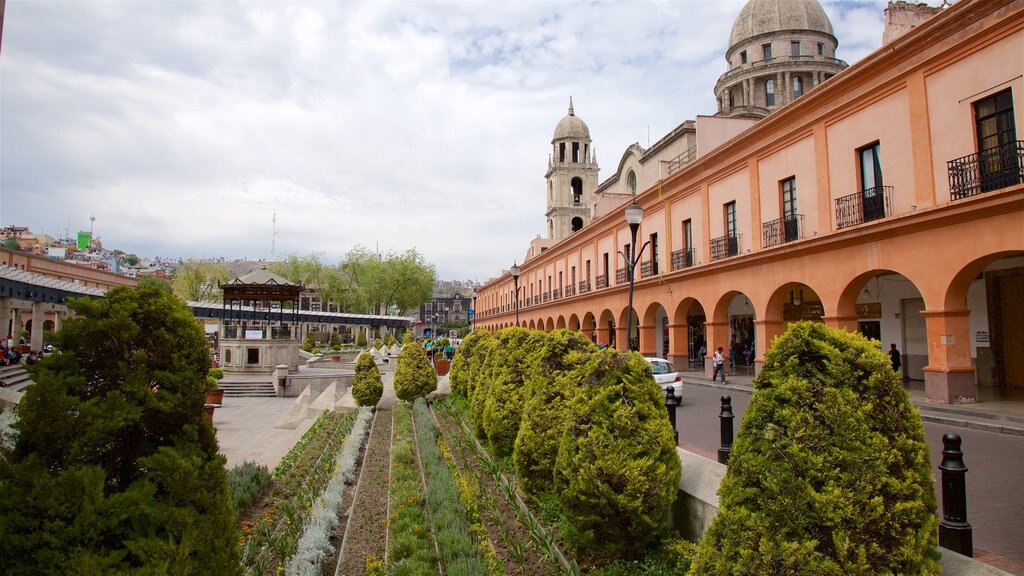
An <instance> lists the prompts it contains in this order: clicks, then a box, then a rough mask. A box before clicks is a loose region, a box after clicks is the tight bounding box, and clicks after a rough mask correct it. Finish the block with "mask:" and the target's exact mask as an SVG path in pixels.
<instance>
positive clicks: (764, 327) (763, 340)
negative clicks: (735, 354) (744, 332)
mask: <svg viewBox="0 0 1024 576" xmlns="http://www.w3.org/2000/svg"><path fill="white" fill-rule="evenodd" d="M784 326H785V322H783V321H782V320H760V319H755V320H754V333H755V335H754V341H755V342H756V343H757V357H756V358H754V374H760V373H761V369H762V368H764V355H765V353H767V352H768V346H769V345H771V341H772V339H773V338H775V337H776V336H778V335H779V334H782V331H783V327H784Z"/></svg>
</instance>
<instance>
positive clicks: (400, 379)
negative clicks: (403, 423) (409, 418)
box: [395, 342, 437, 402]
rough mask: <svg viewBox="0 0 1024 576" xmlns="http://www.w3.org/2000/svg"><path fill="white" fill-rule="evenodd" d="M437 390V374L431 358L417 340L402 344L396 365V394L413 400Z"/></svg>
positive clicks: (406, 399)
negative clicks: (428, 357) (429, 358)
mask: <svg viewBox="0 0 1024 576" xmlns="http://www.w3.org/2000/svg"><path fill="white" fill-rule="evenodd" d="M434 390H437V374H435V373H434V367H433V366H431V364H430V360H428V359H427V357H426V355H425V354H423V350H422V349H420V347H419V345H418V344H416V343H415V342H413V343H411V344H405V345H404V346H402V351H401V352H400V353H399V354H398V365H397V366H396V367H395V395H396V396H398V399H399V400H404V401H406V402H412V401H413V400H415V399H417V398H419V397H421V396H426V395H427V394H429V393H431V392H433V391H434Z"/></svg>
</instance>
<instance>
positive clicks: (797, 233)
mask: <svg viewBox="0 0 1024 576" xmlns="http://www.w3.org/2000/svg"><path fill="white" fill-rule="evenodd" d="M803 231H804V215H803V214H793V215H792V216H789V217H785V218H778V219H776V220H772V221H770V222H765V223H764V224H761V247H762V248H770V247H772V246H778V245H779V244H785V243H786V242H792V241H794V240H798V239H800V238H801V237H802V236H803Z"/></svg>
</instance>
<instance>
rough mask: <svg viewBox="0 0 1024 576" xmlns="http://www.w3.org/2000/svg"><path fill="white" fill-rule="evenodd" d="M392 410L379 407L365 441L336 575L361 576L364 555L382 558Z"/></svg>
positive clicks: (364, 563) (389, 464)
mask: <svg viewBox="0 0 1024 576" xmlns="http://www.w3.org/2000/svg"><path fill="white" fill-rule="evenodd" d="M390 453H391V411H390V410H378V411H377V415H376V418H374V422H373V428H372V430H371V431H370V437H369V439H368V440H367V442H366V453H365V454H364V456H363V465H362V470H361V472H360V475H359V484H358V487H357V488H356V498H355V501H354V502H353V504H352V511H351V513H350V515H349V518H348V524H347V525H346V526H345V533H344V545H343V546H342V547H341V553H340V555H339V558H338V559H337V570H336V572H337V573H338V574H346V575H351V576H361V575H362V574H364V573H365V570H366V560H367V558H376V559H383V558H384V554H385V541H386V538H387V526H386V522H387V518H388V513H387V510H388V508H387V498H388V472H389V469H390V466H391V456H390Z"/></svg>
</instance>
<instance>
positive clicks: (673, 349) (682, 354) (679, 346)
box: [666, 324, 690, 370]
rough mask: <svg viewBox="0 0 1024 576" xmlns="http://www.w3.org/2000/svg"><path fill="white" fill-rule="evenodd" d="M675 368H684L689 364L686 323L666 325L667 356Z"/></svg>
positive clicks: (688, 338) (688, 339)
mask: <svg viewBox="0 0 1024 576" xmlns="http://www.w3.org/2000/svg"><path fill="white" fill-rule="evenodd" d="M666 360H668V361H669V362H671V363H673V364H675V365H676V369H679V370H686V369H687V368H688V367H689V365H690V331H689V326H687V325H686V324H669V325H668V358H666Z"/></svg>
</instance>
